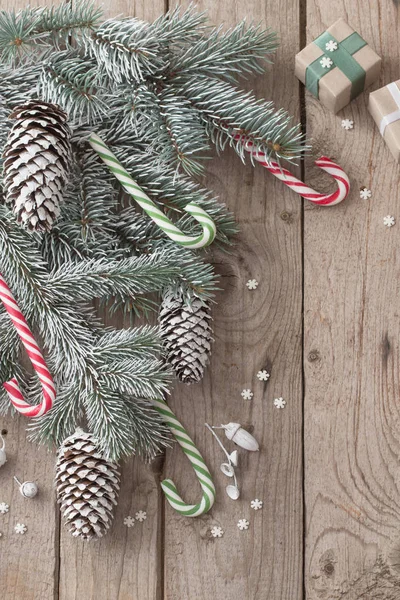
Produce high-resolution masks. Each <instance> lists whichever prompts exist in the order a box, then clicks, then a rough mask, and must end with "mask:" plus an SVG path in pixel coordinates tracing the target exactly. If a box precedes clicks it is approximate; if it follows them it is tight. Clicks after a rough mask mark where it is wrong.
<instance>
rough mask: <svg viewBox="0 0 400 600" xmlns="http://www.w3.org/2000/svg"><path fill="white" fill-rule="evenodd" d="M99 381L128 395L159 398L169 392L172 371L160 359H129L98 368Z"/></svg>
mask: <svg viewBox="0 0 400 600" xmlns="http://www.w3.org/2000/svg"><path fill="white" fill-rule="evenodd" d="M98 376H99V382H100V384H101V385H105V386H107V387H109V388H110V389H112V390H113V391H119V392H121V393H123V394H125V395H128V396H140V395H141V396H143V397H144V398H149V399H150V398H153V399H156V398H159V397H160V396H162V395H164V393H168V391H169V385H170V383H171V379H172V377H171V371H170V369H168V368H167V367H166V365H165V363H164V362H162V361H160V360H153V361H150V360H148V359H140V358H135V359H129V358H120V360H117V361H114V362H111V363H108V364H106V365H103V366H101V367H99V369H98Z"/></svg>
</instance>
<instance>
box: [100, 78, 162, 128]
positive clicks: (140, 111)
mask: <svg viewBox="0 0 400 600" xmlns="http://www.w3.org/2000/svg"><path fill="white" fill-rule="evenodd" d="M155 87H156V86H155V85H154V84H153V83H152V82H151V81H145V82H141V83H138V84H135V85H122V84H121V85H120V86H118V87H117V88H116V89H115V90H112V91H110V93H109V95H108V97H107V103H108V105H109V107H110V111H109V116H110V117H111V118H112V119H113V120H114V123H113V125H112V128H113V130H114V131H115V132H116V133H117V132H118V131H121V132H125V135H126V131H127V130H133V133H134V136H135V138H137V139H138V140H146V139H148V138H149V137H153V138H154V135H155V133H156V131H157V130H158V127H157V125H159V123H160V107H159V99H158V96H157V93H156V91H155ZM131 135H132V134H131ZM156 139H157V138H156Z"/></svg>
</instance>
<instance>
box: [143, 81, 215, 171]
mask: <svg viewBox="0 0 400 600" xmlns="http://www.w3.org/2000/svg"><path fill="white" fill-rule="evenodd" d="M159 111H160V116H161V119H162V121H161V123H160V124H158V127H157V129H158V136H159V139H158V143H157V145H156V146H155V151H156V152H157V151H158V154H159V157H160V160H162V161H164V162H165V163H172V164H173V165H177V166H178V167H181V168H182V169H183V171H185V172H186V173H187V174H188V175H200V174H201V173H202V172H203V170H204V166H203V164H202V161H204V159H205V158H206V157H205V152H206V151H207V150H209V143H208V139H207V136H206V135H205V132H204V126H203V124H202V122H201V117H200V115H199V114H198V111H196V110H194V109H193V108H192V107H191V104H190V102H189V101H188V100H187V99H186V98H184V97H182V96H179V95H178V94H177V93H176V92H175V90H174V88H173V87H172V86H168V85H167V86H165V87H164V88H163V90H162V92H161V93H160V95H159ZM154 133H155V135H156V132H154ZM163 145H164V148H163ZM171 150H172V152H171ZM171 154H172V156H171Z"/></svg>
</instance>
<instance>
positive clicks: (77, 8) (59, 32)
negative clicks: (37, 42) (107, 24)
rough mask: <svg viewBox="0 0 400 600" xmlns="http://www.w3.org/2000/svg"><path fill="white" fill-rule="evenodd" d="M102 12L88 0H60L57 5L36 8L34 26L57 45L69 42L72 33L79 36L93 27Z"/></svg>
mask: <svg viewBox="0 0 400 600" xmlns="http://www.w3.org/2000/svg"><path fill="white" fill-rule="evenodd" d="M102 14H103V11H102V9H101V8H99V7H98V6H97V5H96V3H94V2H88V0H74V2H73V3H72V2H62V3H61V4H59V5H58V6H48V7H47V6H46V7H43V8H40V9H37V11H36V17H37V21H36V24H35V28H36V31H37V32H38V33H40V34H46V35H47V36H48V37H49V38H50V40H51V42H52V43H53V44H54V45H55V46H56V47H58V46H59V45H60V43H61V42H63V43H64V44H69V42H70V38H71V36H72V35H74V37H75V38H76V37H78V38H79V36H80V35H82V33H83V32H84V31H86V30H92V29H95V28H96V26H97V25H98V23H99V21H100V19H101V17H102Z"/></svg>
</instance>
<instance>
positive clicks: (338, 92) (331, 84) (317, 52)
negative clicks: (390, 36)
mask: <svg viewBox="0 0 400 600" xmlns="http://www.w3.org/2000/svg"><path fill="white" fill-rule="evenodd" d="M327 32H328V33H330V34H332V36H333V37H334V38H335V39H336V40H337V41H338V42H341V41H343V40H344V39H345V38H347V37H348V36H349V35H351V34H352V33H353V32H354V29H352V28H351V27H350V26H349V25H348V24H347V23H346V21H344V20H343V19H339V20H338V21H336V23H334V24H333V25H331V26H330V27H329V28H328V29H327ZM329 54H330V53H329V52H327V53H326V55H327V56H329ZM323 55H324V52H323V51H322V50H321V48H319V47H318V46H317V45H316V44H314V42H311V44H308V46H306V47H305V48H304V49H303V50H301V52H299V53H298V54H297V55H296V63H295V75H296V77H298V79H300V81H301V82H302V83H304V84H305V81H306V69H307V67H308V65H309V64H310V63H312V62H313V61H314V60H316V59H317V58H319V57H320V56H323ZM353 58H354V59H355V60H356V61H357V62H358V63H359V64H360V65H361V67H362V68H363V69H364V71H365V73H366V77H365V87H368V86H370V85H371V84H372V83H373V82H374V81H376V79H378V77H379V73H380V68H381V58H380V57H379V56H378V55H377V54H376V52H374V51H373V50H372V48H370V46H368V45H367V46H364V47H363V48H361V50H358V52H355V53H354V54H353ZM350 95H351V82H350V80H349V79H348V78H347V77H346V75H345V74H344V73H343V72H342V71H341V70H340V69H339V68H338V67H336V68H334V69H332V70H331V71H329V73H327V74H326V75H324V76H323V77H321V79H320V81H319V100H320V102H321V103H322V104H323V105H324V106H326V108H328V109H329V110H330V111H332V112H334V113H337V112H338V111H339V110H341V109H342V108H343V107H344V106H346V105H347V104H348V103H349V102H350V99H351V96H350Z"/></svg>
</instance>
